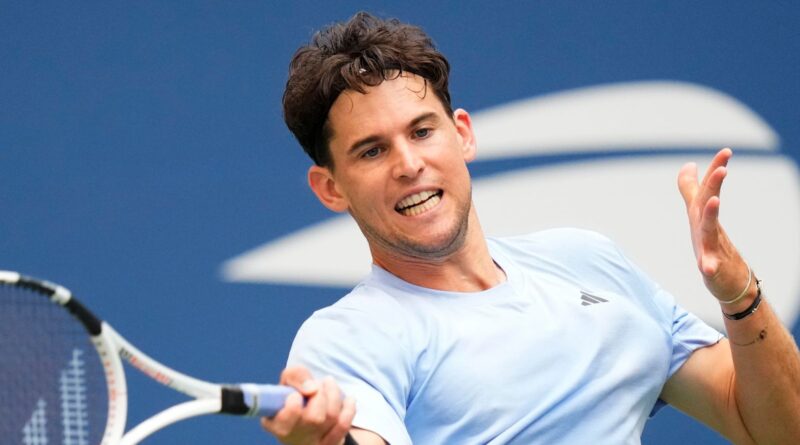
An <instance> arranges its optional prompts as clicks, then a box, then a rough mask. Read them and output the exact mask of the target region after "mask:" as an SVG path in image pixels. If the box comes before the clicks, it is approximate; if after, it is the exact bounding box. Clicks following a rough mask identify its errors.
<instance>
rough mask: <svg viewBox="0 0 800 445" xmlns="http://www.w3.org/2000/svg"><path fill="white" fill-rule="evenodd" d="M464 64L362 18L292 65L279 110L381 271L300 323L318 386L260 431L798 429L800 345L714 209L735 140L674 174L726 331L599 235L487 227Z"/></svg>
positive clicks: (778, 436)
mask: <svg viewBox="0 0 800 445" xmlns="http://www.w3.org/2000/svg"><path fill="white" fill-rule="evenodd" d="M448 73H449V65H448V62H447V61H446V59H445V58H444V57H443V56H442V54H440V53H439V52H437V51H436V50H435V49H434V47H433V45H432V43H431V41H430V39H429V38H428V36H426V35H425V34H424V33H423V32H422V31H421V30H420V29H419V28H417V27H414V26H410V25H406V24H401V23H399V22H397V21H384V20H380V19H377V18H375V17H373V16H370V15H368V14H364V13H362V14H358V15H356V16H355V17H353V18H352V19H351V20H350V21H348V22H346V23H341V24H335V25H332V26H330V27H328V28H326V29H324V30H322V31H320V32H319V33H317V34H316V35H315V36H314V38H313V40H312V42H311V43H310V44H309V45H307V46H304V47H302V48H301V49H300V50H299V51H298V52H297V53H296V55H295V57H294V59H293V60H292V63H291V69H290V74H289V80H288V82H287V86H286V92H285V94H284V111H285V118H286V122H287V124H288V126H289V128H290V129H291V130H292V132H293V133H294V134H295V136H296V137H297V139H298V140H299V142H300V144H301V145H302V146H303V148H304V150H305V151H306V152H307V153H308V154H309V155H310V157H311V158H312V159H313V161H314V165H313V166H311V167H310V169H309V171H308V181H309V184H310V186H311V189H312V190H313V191H314V193H315V194H316V195H317V197H318V198H319V200H320V201H321V202H322V204H323V205H325V206H326V207H327V208H329V209H331V210H333V211H336V212H344V211H347V212H349V213H350V214H351V215H352V216H353V218H354V219H355V221H356V222H357V223H358V225H359V227H360V228H361V231H362V232H363V234H364V236H365V237H366V239H367V241H368V243H369V247H370V251H371V254H372V260H373V267H372V273H371V274H370V275H369V276H368V277H366V278H365V279H364V280H363V281H362V282H361V283H360V284H359V285H358V286H356V287H355V288H354V289H353V290H352V291H351V292H350V293H349V294H348V295H347V296H345V297H344V298H342V299H341V300H340V301H338V302H337V303H335V304H334V305H332V306H330V307H328V308H325V309H323V310H320V311H318V312H316V313H314V314H313V315H312V316H311V318H309V319H308V320H307V321H306V322H305V323H304V325H303V326H302V328H301V329H300V331H299V332H298V334H297V337H296V339H295V342H294V344H293V346H292V350H291V353H290V356H289V360H288V362H289V367H288V368H287V369H286V370H285V371H284V373H283V375H282V377H281V381H282V383H284V384H288V385H292V386H294V387H296V388H297V389H298V390H299V391H300V392H301V393H302V394H303V395H305V397H306V398H307V403H306V404H305V405H304V404H303V401H302V398H301V397H300V396H299V395H295V396H293V397H290V398H289V400H287V403H286V406H285V408H284V409H283V410H282V411H280V412H279V413H278V415H276V416H275V417H274V418H272V419H263V421H262V424H263V426H264V428H265V429H267V430H268V431H269V432H271V433H273V434H274V435H275V436H277V437H278V439H279V440H280V441H281V442H283V443H286V444H318V443H319V444H340V443H343V442H344V441H345V435H346V434H348V432H349V434H350V436H351V437H352V438H354V439H355V440H356V441H357V442H358V443H360V444H362V445H364V444H383V443H390V444H392V445H398V444H408V443H411V442H412V441H413V442H414V443H418V444H478V443H492V444H506V443H515V444H534V443H536V444H555V443H563V444H586V443H605V444H623V443H626V444H631V443H639V442H640V437H641V433H642V429H643V428H644V424H645V422H646V420H647V418H648V416H650V415H651V414H652V413H654V412H655V411H656V410H657V409H658V408H659V407H660V406H662V405H663V404H664V403H669V404H672V405H673V406H675V407H677V408H678V409H680V410H682V411H684V412H686V413H688V414H689V415H691V416H693V417H695V418H697V419H699V420H700V421H702V422H703V423H705V424H706V425H708V426H710V427H711V428H713V429H714V430H716V431H718V432H719V433H720V434H722V435H724V436H725V437H727V438H729V439H730V440H732V441H733V442H735V443H742V444H749V443H770V444H786V443H800V421H799V420H798V415H799V414H800V360H799V359H798V352H797V348H796V346H795V343H794V341H793V340H792V338H791V336H790V335H789V333H788V332H787V331H786V329H784V328H783V327H782V326H781V323H780V322H779V320H778V319H777V318H776V316H775V314H774V313H773V312H772V310H771V309H770V306H769V303H768V301H767V299H766V297H765V295H764V294H762V290H761V283H760V282H759V281H758V279H757V278H756V276H755V273H754V272H753V271H751V270H750V268H749V267H748V264H747V263H746V262H745V261H744V260H743V259H742V257H741V256H740V255H739V253H738V252H737V250H736V249H735V248H734V246H733V245H732V244H731V242H730V240H729V239H728V237H727V236H726V234H725V232H724V230H723V229H722V227H721V226H720V224H719V221H718V218H717V217H718V212H719V208H720V199H719V195H720V188H721V186H722V183H723V179H724V178H725V176H726V173H727V170H726V165H727V163H728V160H729V159H730V157H731V151H730V150H728V149H725V150H721V151H720V152H719V153H718V154H717V155H716V156H715V157H714V159H713V161H712V162H711V165H710V167H709V168H708V171H707V172H706V173H705V175H704V177H703V179H702V182H698V176H697V170H696V167H695V166H694V165H687V166H685V167H684V168H683V169H682V170H681V171H680V173H679V179H678V182H679V188H680V193H681V195H682V196H683V198H684V200H685V202H686V208H687V211H688V216H689V225H690V231H691V240H692V243H693V246H694V250H695V254H696V257H697V263H698V266H699V269H700V272H701V275H702V277H703V280H704V281H705V284H706V286H707V288H708V290H709V292H710V293H711V297H713V298H716V299H717V300H718V301H719V302H720V309H721V312H722V314H723V315H724V317H725V326H726V328H727V333H728V337H727V338H723V337H722V336H721V335H720V334H719V333H717V332H716V331H715V330H713V329H711V328H710V327H708V326H707V325H705V324H704V323H703V322H702V321H700V320H699V319H698V318H696V317H695V316H693V315H692V314H689V313H687V312H686V311H685V310H683V309H682V308H680V307H679V306H677V305H676V303H675V301H674V299H673V297H672V296H671V295H670V294H668V293H667V292H665V291H664V290H662V289H661V288H659V286H658V285H656V284H655V283H653V282H652V281H651V280H650V279H649V278H648V277H647V276H646V275H645V274H644V273H643V272H642V271H641V270H640V269H638V268H637V267H636V266H635V265H633V264H632V263H631V262H630V261H628V259H626V257H625V256H623V254H622V253H620V251H619V250H618V248H617V247H616V246H615V245H614V244H613V243H611V242H610V241H609V240H608V239H606V238H604V237H602V236H601V235H598V234H595V233H591V232H586V231H581V230H577V229H556V230H548V231H544V232H540V233H534V234H530V235H525V236H518V237H513V238H502V239H493V238H490V239H487V238H485V237H484V234H483V232H482V230H481V225H480V221H479V219H478V215H477V212H476V209H475V207H474V206H473V205H472V199H471V186H470V175H469V172H468V171H467V163H468V162H470V161H471V160H472V159H474V157H475V153H476V148H477V143H476V140H475V136H474V134H473V129H472V124H471V122H470V116H469V114H468V113H467V112H466V111H464V110H462V109H455V110H453V108H452V106H451V102H450V94H449V92H448ZM519 131H525V129H524V128H520V129H519ZM535 202H536V197H535V196H533V197H531V200H530V202H527V203H519V205H535ZM753 211H757V209H756V208H754V209H753ZM765 224H768V221H766V222H765ZM654 236H657V234H654ZM654 254H655V252H654ZM764 288H765V289H768V283H765V284H764ZM343 394H346V397H345V396H343ZM354 400H355V401H357V403H354ZM352 438H348V439H347V441H348V442H352Z"/></svg>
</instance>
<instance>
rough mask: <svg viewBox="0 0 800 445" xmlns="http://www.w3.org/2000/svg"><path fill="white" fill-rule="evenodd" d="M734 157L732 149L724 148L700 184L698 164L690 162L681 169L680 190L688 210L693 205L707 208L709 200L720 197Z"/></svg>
mask: <svg viewBox="0 0 800 445" xmlns="http://www.w3.org/2000/svg"><path fill="white" fill-rule="evenodd" d="M732 155H733V152H732V151H731V149H730V148H723V149H722V150H720V151H719V152H717V154H716V155H715V156H714V158H713V159H712V160H711V163H710V164H709V166H708V169H707V170H706V173H705V175H704V176H703V179H702V181H701V182H700V183H698V177H697V164H695V163H693V162H690V163H688V164H685V165H684V166H683V167H681V169H680V172H679V173H678V189H679V190H680V193H681V196H682V197H683V201H684V204H686V207H687V208H689V207H690V206H692V205H693V204H694V205H699V206H700V207H701V208H702V207H705V203H706V202H708V200H709V199H711V198H712V197H714V196H716V197H719V196H720V193H721V191H722V183H723V181H724V180H725V177H726V176H727V174H728V169H727V165H728V161H729V160H730V158H731V156H732Z"/></svg>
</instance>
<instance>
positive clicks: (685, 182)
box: [678, 162, 698, 207]
mask: <svg viewBox="0 0 800 445" xmlns="http://www.w3.org/2000/svg"><path fill="white" fill-rule="evenodd" d="M697 187H698V185H697V164H695V163H694V162H689V163H687V164H684V165H683V167H681V169H680V171H679V172H678V190H679V191H680V192H681V196H682V197H683V202H684V204H686V206H687V207H688V206H689V204H691V203H692V201H693V200H694V197H695V195H696V194H697Z"/></svg>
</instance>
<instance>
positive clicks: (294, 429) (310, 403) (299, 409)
mask: <svg viewBox="0 0 800 445" xmlns="http://www.w3.org/2000/svg"><path fill="white" fill-rule="evenodd" d="M281 383H283V384H285V385H290V386H293V387H295V388H297V389H298V391H299V392H300V393H299V394H298V393H294V394H292V395H290V396H289V397H287V399H286V403H285V405H284V407H283V409H281V410H280V411H279V412H278V413H277V414H276V415H275V417H274V418H272V419H269V418H262V419H261V426H262V427H263V428H264V429H265V430H267V431H268V432H270V433H272V434H274V435H275V436H276V437H277V438H278V440H280V441H281V442H282V443H286V444H295V443H320V444H331V445H338V444H340V443H341V441H342V440H343V439H344V437H345V435H346V434H347V432H348V431H349V430H350V425H351V422H352V420H353V417H354V415H355V404H354V403H353V401H352V400H349V399H348V400H343V397H342V393H341V391H340V390H339V386H338V385H337V384H336V382H335V381H334V380H333V378H331V377H326V378H324V379H322V380H314V379H312V378H311V374H310V373H309V372H308V370H306V369H305V368H300V367H293V368H287V369H286V370H285V371H284V372H283V373H282V374H281Z"/></svg>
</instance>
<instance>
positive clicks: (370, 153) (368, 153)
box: [361, 147, 381, 159]
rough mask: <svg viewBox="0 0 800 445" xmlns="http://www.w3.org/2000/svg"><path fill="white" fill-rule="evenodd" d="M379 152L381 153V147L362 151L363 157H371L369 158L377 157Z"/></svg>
mask: <svg viewBox="0 0 800 445" xmlns="http://www.w3.org/2000/svg"><path fill="white" fill-rule="evenodd" d="M379 154H381V148H380V147H372V148H370V149H369V150H366V151H365V152H364V153H361V157H362V158H367V159H369V158H374V157H377V156H378V155H379Z"/></svg>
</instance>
